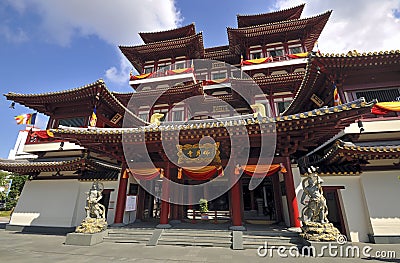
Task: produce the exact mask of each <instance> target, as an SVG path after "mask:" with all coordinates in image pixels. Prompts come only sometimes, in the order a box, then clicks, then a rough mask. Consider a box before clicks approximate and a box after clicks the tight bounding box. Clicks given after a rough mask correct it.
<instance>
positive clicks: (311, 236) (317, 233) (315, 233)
mask: <svg viewBox="0 0 400 263" xmlns="http://www.w3.org/2000/svg"><path fill="white" fill-rule="evenodd" d="M301 230H302V232H303V233H301V234H300V236H301V237H302V238H304V239H306V240H309V241H323V242H326V241H336V239H337V238H338V236H339V235H341V234H340V232H339V230H338V229H337V228H336V227H334V226H333V224H332V223H318V222H303V226H302V227H301Z"/></svg>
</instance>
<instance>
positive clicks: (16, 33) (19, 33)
mask: <svg viewBox="0 0 400 263" xmlns="http://www.w3.org/2000/svg"><path fill="white" fill-rule="evenodd" d="M0 35H3V36H4V37H5V39H6V40H7V41H9V42H12V43H23V42H26V41H27V40H28V39H29V38H28V36H27V34H26V33H25V31H23V30H22V29H21V28H17V29H11V28H10V27H8V26H6V25H0Z"/></svg>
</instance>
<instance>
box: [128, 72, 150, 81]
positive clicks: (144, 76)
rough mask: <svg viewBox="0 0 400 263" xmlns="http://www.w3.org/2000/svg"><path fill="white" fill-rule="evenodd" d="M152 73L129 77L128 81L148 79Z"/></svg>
mask: <svg viewBox="0 0 400 263" xmlns="http://www.w3.org/2000/svg"><path fill="white" fill-rule="evenodd" d="M152 74H153V73H146V74H140V75H135V76H133V75H131V77H130V79H131V80H138V79H146V78H148V77H150V76H151V75H152Z"/></svg>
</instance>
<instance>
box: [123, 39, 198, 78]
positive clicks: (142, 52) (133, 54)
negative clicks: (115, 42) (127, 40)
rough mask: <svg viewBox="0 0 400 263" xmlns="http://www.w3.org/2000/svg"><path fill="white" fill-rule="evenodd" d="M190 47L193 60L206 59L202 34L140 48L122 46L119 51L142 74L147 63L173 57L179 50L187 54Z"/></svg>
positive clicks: (140, 46)
mask: <svg viewBox="0 0 400 263" xmlns="http://www.w3.org/2000/svg"><path fill="white" fill-rule="evenodd" d="M188 47H191V48H190V50H191V52H192V54H191V56H192V57H191V58H202V57H204V43H203V34H202V33H201V32H200V33H198V34H196V35H193V36H188V37H183V38H179V39H172V40H165V41H160V42H154V43H150V44H145V45H139V46H130V47H129V46H120V47H119V49H120V50H121V52H122V53H123V54H124V55H125V57H126V58H127V59H128V60H129V61H130V62H131V63H132V65H133V66H134V67H135V68H136V70H137V71H138V72H141V70H142V67H143V63H144V62H145V61H149V60H158V59H163V58H169V57H173V56H172V54H175V55H176V53H177V51H179V50H182V54H183V53H185V54H186V51H187V48H188Z"/></svg>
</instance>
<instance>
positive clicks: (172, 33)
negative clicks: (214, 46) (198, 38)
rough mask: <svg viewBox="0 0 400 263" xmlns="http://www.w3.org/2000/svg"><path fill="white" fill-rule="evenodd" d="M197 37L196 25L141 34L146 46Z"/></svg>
mask: <svg viewBox="0 0 400 263" xmlns="http://www.w3.org/2000/svg"><path fill="white" fill-rule="evenodd" d="M194 35H196V28H195V25H194V23H192V24H189V25H187V26H183V27H179V28H174V29H170V30H164V31H158V32H140V33H139V36H140V37H141V38H142V40H143V42H144V43H146V44H150V43H155V42H160V41H165V40H171V39H177V38H182V37H188V36H194Z"/></svg>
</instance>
